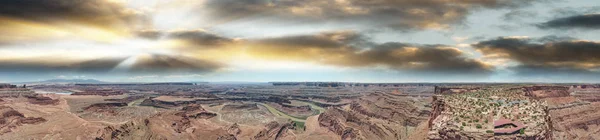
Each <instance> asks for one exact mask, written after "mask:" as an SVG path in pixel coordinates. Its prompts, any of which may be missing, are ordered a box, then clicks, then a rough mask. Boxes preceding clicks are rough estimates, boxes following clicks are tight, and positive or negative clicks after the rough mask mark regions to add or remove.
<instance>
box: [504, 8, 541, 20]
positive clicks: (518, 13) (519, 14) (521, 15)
mask: <svg viewBox="0 0 600 140" xmlns="http://www.w3.org/2000/svg"><path fill="white" fill-rule="evenodd" d="M537 15H538V14H537V13H536V12H532V11H524V10H511V11H510V12H508V13H506V14H504V15H503V16H502V19H504V20H505V21H521V20H523V19H525V18H534V17H537Z"/></svg>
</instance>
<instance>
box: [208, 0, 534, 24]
mask: <svg viewBox="0 0 600 140" xmlns="http://www.w3.org/2000/svg"><path fill="white" fill-rule="evenodd" d="M535 1H537V0H521V1H507V0H485V1H482V0H455V1H452V2H447V1H439V0H402V1H398V0H370V1H364V0H303V1H297V0H280V1H270V0H245V1H239V0H209V1H207V2H206V3H205V4H204V9H202V11H205V12H208V13H209V15H210V17H211V19H213V20H215V21H217V22H230V21H236V20H241V19H245V18H260V17H267V18H269V19H275V20H286V21H287V20H295V21H303V22H314V23H323V22H332V21H336V22H339V23H343V24H365V25H370V26H371V27H373V26H375V27H380V26H383V27H388V28H391V29H399V30H413V29H447V28H450V26H451V25H454V24H461V23H463V22H464V19H465V18H466V16H467V15H468V14H469V13H470V12H472V11H474V10H478V9H486V8H487V9H490V8H491V9H495V8H511V7H522V6H524V5H529V4H531V3H532V2H535Z"/></svg>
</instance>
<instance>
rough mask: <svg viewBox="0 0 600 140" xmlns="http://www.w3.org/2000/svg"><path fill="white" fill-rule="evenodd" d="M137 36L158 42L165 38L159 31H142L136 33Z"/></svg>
mask: <svg viewBox="0 0 600 140" xmlns="http://www.w3.org/2000/svg"><path fill="white" fill-rule="evenodd" d="M135 34H136V35H137V36H138V37H141V38H145V39H149V40H158V39H160V37H162V36H163V32H161V31H158V30H140V31H136V32H135Z"/></svg>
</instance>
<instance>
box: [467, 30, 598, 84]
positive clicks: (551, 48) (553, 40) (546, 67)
mask: <svg viewBox="0 0 600 140" xmlns="http://www.w3.org/2000/svg"><path fill="white" fill-rule="evenodd" d="M472 46H473V47H475V48H476V49H477V50H479V51H480V52H482V53H483V54H484V55H486V56H500V57H504V58H507V59H511V60H515V61H517V62H519V63H520V64H519V66H517V67H512V69H513V70H515V71H517V73H519V74H523V75H527V74H531V73H535V72H540V74H552V73H554V74H556V73H562V74H569V73H579V74H600V73H598V72H595V71H594V70H595V69H598V68H600V55H598V54H600V43H599V42H592V41H578V40H575V39H574V38H571V37H556V36H548V37H542V38H537V39H531V38H511V37H499V38H496V39H492V40H487V41H482V42H479V43H477V44H473V45H472Z"/></svg>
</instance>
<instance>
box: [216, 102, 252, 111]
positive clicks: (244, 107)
mask: <svg viewBox="0 0 600 140" xmlns="http://www.w3.org/2000/svg"><path fill="white" fill-rule="evenodd" d="M258 109H260V108H258V105H257V104H256V103H253V104H227V105H224V106H223V108H222V109H221V111H225V112H228V111H238V110H258Z"/></svg>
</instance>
